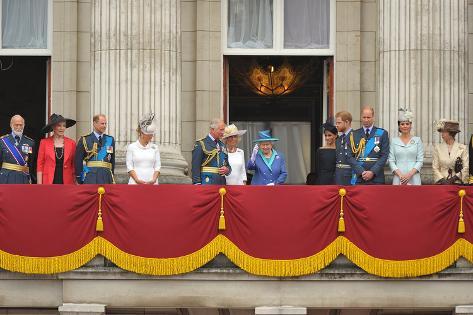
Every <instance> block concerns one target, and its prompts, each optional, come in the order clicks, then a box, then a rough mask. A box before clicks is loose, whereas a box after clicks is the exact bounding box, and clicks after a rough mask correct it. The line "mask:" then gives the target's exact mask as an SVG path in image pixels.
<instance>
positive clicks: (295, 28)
mask: <svg viewBox="0 0 473 315" xmlns="http://www.w3.org/2000/svg"><path fill="white" fill-rule="evenodd" d="M329 39H330V0H291V1H285V3H284V48H298V49H304V48H305V49H310V48H312V49H314V48H315V49H322V48H329Z"/></svg>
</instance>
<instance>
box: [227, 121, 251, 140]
mask: <svg viewBox="0 0 473 315" xmlns="http://www.w3.org/2000/svg"><path fill="white" fill-rule="evenodd" d="M245 133H246V130H238V128H237V126H235V125H234V124H231V125H229V126H227V127H225V132H224V134H223V137H222V138H223V139H225V138H228V137H231V136H241V135H244V134H245Z"/></svg>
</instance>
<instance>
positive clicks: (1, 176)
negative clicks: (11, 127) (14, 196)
mask: <svg viewBox="0 0 473 315" xmlns="http://www.w3.org/2000/svg"><path fill="white" fill-rule="evenodd" d="M34 146H35V142H34V140H33V139H31V138H29V137H27V136H25V135H22V136H21V137H19V136H14V135H13V134H8V135H5V136H2V137H0V163H1V167H2V168H1V169H0V184H31V175H30V174H33V165H34V163H33V150H34Z"/></svg>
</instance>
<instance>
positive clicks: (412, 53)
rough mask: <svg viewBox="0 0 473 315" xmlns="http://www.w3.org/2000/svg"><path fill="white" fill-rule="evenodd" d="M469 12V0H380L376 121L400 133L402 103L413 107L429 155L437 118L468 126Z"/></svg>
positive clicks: (415, 129)
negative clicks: (398, 120) (398, 123)
mask: <svg viewBox="0 0 473 315" xmlns="http://www.w3.org/2000/svg"><path fill="white" fill-rule="evenodd" d="M467 12H468V11H467V0H449V1H437V0H424V1H409V0H380V1H379V5H378V13H379V46H378V58H379V75H378V90H379V94H378V95H379V101H378V106H377V111H378V112H377V117H378V125H379V126H381V127H384V128H385V129H387V130H388V131H389V132H390V134H391V135H397V129H398V128H397V111H398V108H399V107H401V106H402V107H404V106H407V107H409V108H410V109H411V110H413V112H414V115H415V121H414V124H413V132H414V134H416V135H417V136H420V137H421V138H422V140H423V142H424V145H425V148H426V157H427V159H429V158H430V157H431V148H432V144H435V143H438V142H439V141H440V138H439V134H438V133H437V131H436V130H435V126H434V123H433V122H434V121H438V120H439V119H440V118H447V119H455V120H459V121H460V128H461V130H462V131H467V129H466V127H467V122H468V121H467V120H468V112H467V111H468V105H467V92H468V91H467V85H466V82H467V81H466V80H467V72H466V70H467V69H468V68H467V65H468V64H467V62H468V60H467V55H466V49H467ZM466 136H467V132H462V133H460V134H459V135H458V139H457V140H459V141H460V142H463V143H465V140H466Z"/></svg>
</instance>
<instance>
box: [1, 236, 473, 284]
mask: <svg viewBox="0 0 473 315" xmlns="http://www.w3.org/2000/svg"><path fill="white" fill-rule="evenodd" d="M219 253H223V254H225V255H226V256H227V257H228V258H229V259H230V260H231V261H232V262H233V263H235V264H236V265H237V266H239V267H240V268H241V269H243V270H245V271H247V272H249V273H252V274H255V275H261V276H272V277H293V276H302V275H306V274H311V273H315V272H317V271H319V270H321V269H323V268H324V267H326V266H327V265H329V264H330V263H331V262H333V261H334V260H335V258H337V256H338V255H340V254H343V255H345V256H346V257H347V258H348V259H349V260H350V261H352V262H353V263H354V264H356V265H357V266H359V267H360V268H362V269H363V270H365V271H366V272H367V273H370V274H373V275H377V276H381V277H390V278H402V277H418V276H423V275H428V274H433V273H437V272H439V271H441V270H443V269H445V268H447V267H449V266H450V265H452V264H453V263H454V262H455V261H456V260H458V258H459V257H460V256H463V257H465V258H466V259H467V260H469V261H470V262H472V263H473V244H472V243H470V242H469V241H467V240H465V239H463V238H461V239H458V240H457V241H456V242H455V243H454V244H453V245H452V246H450V247H449V248H447V249H446V250H445V251H443V252H441V253H439V254H437V255H434V256H432V257H427V258H421V259H413V260H386V259H380V258H376V257H373V256H371V255H369V254H367V253H365V252H364V251H362V250H361V249H360V248H359V247H357V246H356V245H355V244H353V243H352V242H351V241H349V240H348V239H347V238H345V237H344V236H339V237H337V238H336V239H335V240H334V241H333V242H332V243H331V244H329V245H328V246H327V247H325V248H324V249H323V250H321V251H320V252H318V253H316V254H314V255H312V256H309V257H304V258H298V259H288V260H284V259H281V260H277V259H262V258H256V257H253V256H251V255H248V254H246V253H245V252H243V251H242V250H240V249H239V248H238V247H237V246H236V245H235V244H234V243H233V242H231V241H230V240H229V239H228V238H226V237H225V236H223V235H218V236H217V237H215V238H214V239H213V240H212V241H211V242H209V243H208V244H207V245H205V246H204V247H202V248H201V249H199V250H197V251H196V252H193V253H191V254H189V255H185V256H180V257H175V258H146V257H141V256H136V255H132V254H128V253H126V252H124V251H122V250H120V249H119V248H118V247H116V246H115V245H113V244H112V243H110V242H109V241H107V240H106V239H104V238H102V237H96V238H94V239H93V240H92V241H91V242H90V243H88V244H87V245H85V246H84V247H82V248H81V249H79V250H77V251H75V252H73V253H70V254H67V255H63V256H56V257H26V256H19V255H13V254H9V253H7V252H4V251H0V268H3V269H6V270H9V271H14V272H22V273H31V274H53V273H61V272H66V271H70V270H73V269H77V268H79V267H81V266H83V265H84V264H86V263H87V262H88V261H90V260H91V259H93V258H94V257H95V256H96V255H98V254H100V255H103V256H105V257H106V258H108V259H109V260H111V261H112V262H113V263H115V264H116V265H117V266H118V267H120V268H122V269H124V270H128V271H132V272H135V273H141V274H148V275H175V274H181V273H187V272H191V271H193V270H195V269H197V268H200V267H202V266H203V265H205V264H206V263H207V262H209V261H210V260H212V259H213V258H215V256H217V255H218V254H219Z"/></svg>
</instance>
